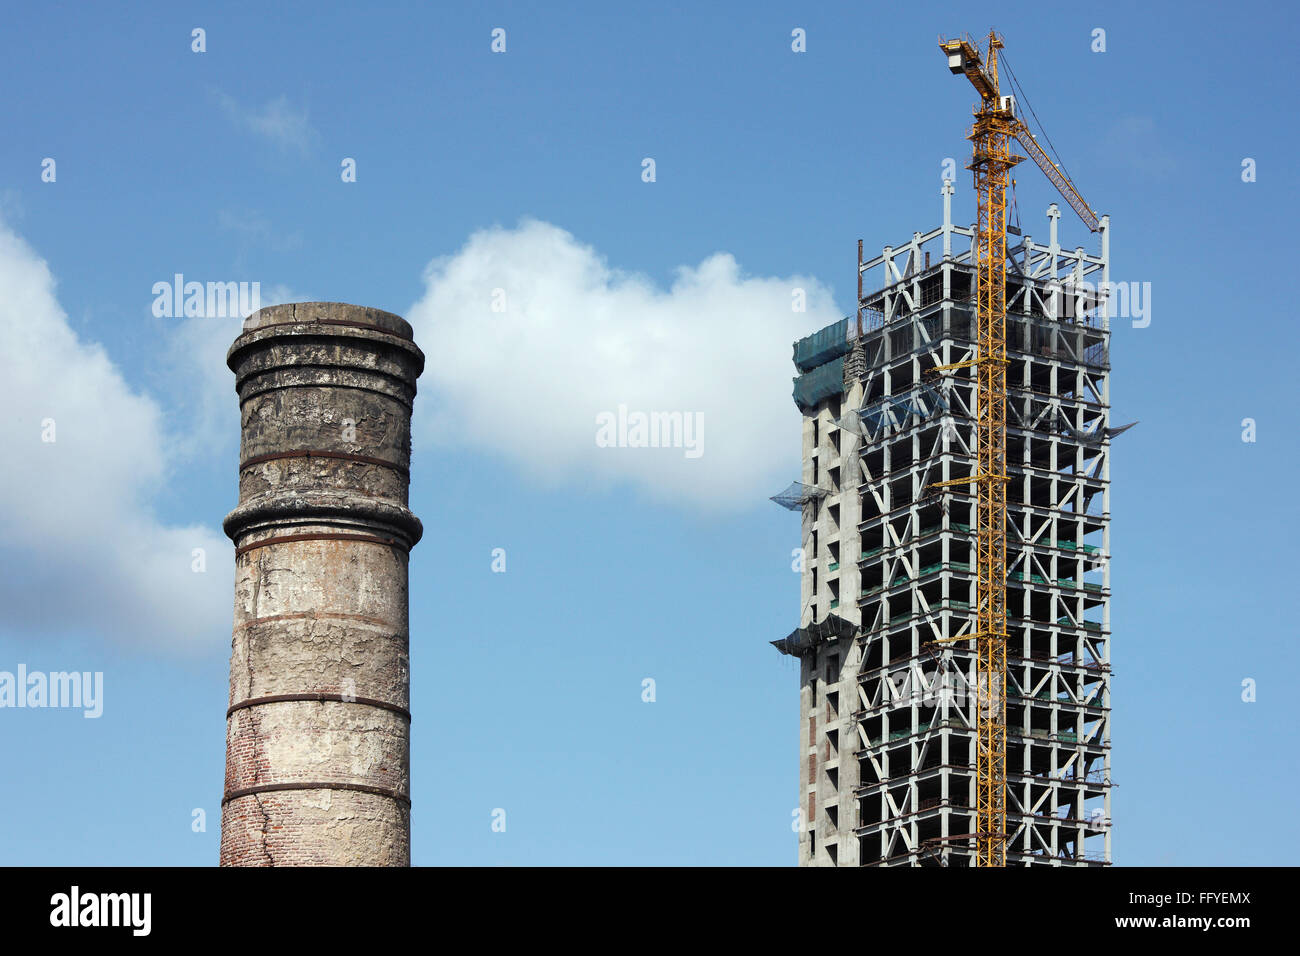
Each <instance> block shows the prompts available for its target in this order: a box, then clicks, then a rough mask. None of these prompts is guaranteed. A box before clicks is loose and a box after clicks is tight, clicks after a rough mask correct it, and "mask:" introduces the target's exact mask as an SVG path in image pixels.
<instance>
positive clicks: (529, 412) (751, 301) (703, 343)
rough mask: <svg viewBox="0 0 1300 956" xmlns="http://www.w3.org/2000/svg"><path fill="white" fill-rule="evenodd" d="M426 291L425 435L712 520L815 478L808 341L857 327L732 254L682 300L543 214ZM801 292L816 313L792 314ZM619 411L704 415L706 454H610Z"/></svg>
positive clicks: (818, 292) (478, 241)
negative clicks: (600, 426) (609, 435)
mask: <svg viewBox="0 0 1300 956" xmlns="http://www.w3.org/2000/svg"><path fill="white" fill-rule="evenodd" d="M425 281H426V291H425V294H424V297H423V298H422V299H421V300H420V301H419V302H418V303H416V304H415V305H414V306H412V308H411V310H410V314H409V318H410V320H411V322H412V324H413V325H414V326H415V331H416V341H417V343H419V345H420V346H421V347H422V348H423V349H424V351H425V353H426V355H427V356H428V363H427V367H426V369H425V372H424V375H423V376H422V378H421V380H420V388H421V390H422V392H423V393H424V396H423V398H422V400H421V401H420V402H419V403H418V404H417V407H416V419H415V428H416V434H417V437H419V436H423V437H428V438H434V439H436V440H439V441H443V442H448V443H463V444H468V445H473V446H478V447H480V448H483V449H487V450H489V451H491V452H494V453H498V454H500V455H503V456H505V457H506V458H509V459H511V460H513V461H515V462H516V463H518V464H519V465H521V466H523V467H524V468H526V469H527V470H528V471H530V472H531V473H533V474H535V475H538V476H542V477H545V478H547V479H549V480H552V481H560V480H564V479H573V480H578V481H581V482H583V484H584V485H586V484H587V483H589V482H593V481H594V482H595V483H598V484H606V485H608V484H620V483H631V484H633V485H636V486H638V487H639V488H641V489H643V490H644V491H645V492H647V493H649V494H650V495H652V496H653V497H655V498H659V499H663V500H669V501H679V502H686V503H689V504H691V505H694V506H700V507H704V508H712V509H737V508H744V507H748V506H751V505H753V504H755V503H757V502H760V501H762V500H763V499H764V498H765V497H766V496H768V495H771V494H774V493H775V492H777V491H779V490H780V488H781V487H782V486H784V485H785V484H786V483H788V482H789V481H790V480H791V479H792V478H796V477H798V468H799V443H798V442H799V438H798V434H799V433H798V422H799V416H798V413H797V411H796V410H795V407H794V404H793V402H792V401H791V398H790V379H791V376H792V374H793V371H794V369H793V366H792V365H791V362H790V344H791V342H793V341H794V340H795V339H796V338H799V337H800V336H803V335H807V334H809V333H810V332H812V331H814V330H816V329H819V328H821V327H823V326H825V325H827V324H829V323H831V322H834V321H836V320H837V319H838V318H840V313H839V312H838V311H837V310H836V308H835V304H834V302H833V301H832V297H831V294H830V291H829V290H828V289H827V288H826V287H825V286H823V285H822V284H821V283H819V282H818V281H817V280H816V279H813V278H809V277H798V276H792V277H789V278H774V277H753V276H746V275H744V274H743V273H742V272H741V270H740V267H739V266H738V265H737V263H736V261H735V259H734V258H733V257H732V256H730V255H729V254H726V253H717V254H714V255H712V256H710V257H709V258H707V259H705V260H704V261H703V262H701V263H700V264H699V265H698V266H683V267H680V268H679V269H678V270H677V272H676V275H675V278H674V280H673V282H672V284H671V287H670V288H668V289H666V290H665V289H662V288H659V287H657V286H656V285H655V283H654V282H652V281H651V280H649V279H648V278H646V277H644V276H641V275H638V274H632V273H627V272H622V271H619V270H616V269H613V268H611V267H610V266H609V265H608V264H607V263H606V262H605V261H604V259H603V258H602V257H601V256H600V255H598V254H597V252H596V251H595V250H594V249H592V248H591V247H590V246H586V245H583V244H581V243H579V242H578V241H577V240H576V239H575V238H574V237H573V236H572V235H570V234H569V233H567V232H565V231H564V230H562V229H560V228H558V227H556V226H553V225H550V224H548V223H544V222H537V221H531V220H525V221H523V222H521V223H520V224H519V226H518V227H516V228H514V229H502V228H494V229H488V230H484V231H481V232H478V233H475V234H474V235H473V236H471V237H470V239H469V240H468V242H467V243H466V244H465V246H464V247H463V248H462V249H461V250H460V251H459V252H458V253H456V254H455V255H453V256H449V257H444V258H441V259H437V260H435V261H434V262H432V263H431V264H430V265H429V267H428V269H427V270H426V272H425ZM796 288H801V289H803V290H805V292H806V296H807V311H806V312H802V313H800V312H795V311H793V309H792V301H793V290H794V289H796ZM495 290H501V292H502V293H504V297H505V299H504V301H505V309H506V310H505V311H504V312H499V311H493V302H494V294H495V295H498V299H497V301H498V302H499V301H500V299H499V295H500V293H496V292H495ZM619 405H625V406H626V407H627V409H628V412H629V413H631V412H636V411H641V412H647V413H649V412H674V411H679V412H686V413H700V414H701V415H702V418H703V426H704V427H703V444H702V451H703V454H702V455H701V456H700V457H698V458H688V457H687V456H686V455H685V453H684V450H683V449H682V448H608V447H598V445H597V442H596V432H597V416H598V415H599V414H600V413H602V412H608V413H615V414H617V411H618V407H619Z"/></svg>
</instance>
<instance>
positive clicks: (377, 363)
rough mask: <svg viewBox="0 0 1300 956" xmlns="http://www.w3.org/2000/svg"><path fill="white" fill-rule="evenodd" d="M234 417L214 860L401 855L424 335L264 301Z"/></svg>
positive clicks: (276, 861) (241, 356) (334, 861)
mask: <svg viewBox="0 0 1300 956" xmlns="http://www.w3.org/2000/svg"><path fill="white" fill-rule="evenodd" d="M226 362H227V364H228V365H229V366H230V368H231V369H232V370H233V371H234V372H235V387H236V390H237V391H238V393H239V406H240V413H241V420H242V428H241V448H240V463H239V506H238V507H237V508H235V510H234V511H232V512H231V513H230V514H229V515H228V516H227V518H226V521H225V531H226V534H227V535H229V536H230V538H231V539H232V540H233V541H234V543H235V618H234V636H233V639H232V641H231V654H230V701H229V703H230V709H229V711H228V712H227V716H226V784H225V796H224V798H223V800H222V814H221V865H222V866H302V865H346V866H409V865H410V861H411V828H410V821H411V799H410V723H411V715H410V710H409V707H410V695H409V683H410V682H409V663H410V658H409V653H408V652H409V631H408V623H407V612H408V590H407V587H408V585H407V559H408V554H409V552H410V550H411V548H412V547H413V546H414V545H415V543H416V542H417V541H419V540H420V535H421V532H422V529H421V525H420V521H419V519H418V518H416V517H415V515H413V514H412V513H411V511H410V510H409V509H408V508H407V486H408V484H409V481H410V470H409V469H410V459H411V439H410V434H411V407H412V402H413V401H414V398H415V381H416V378H417V377H418V376H419V375H420V372H421V371H422V370H423V369H424V353H423V352H421V351H420V349H419V348H417V347H416V345H415V343H414V341H413V340H412V333H411V326H410V325H408V324H407V323H406V322H405V321H404V320H403V319H401V318H399V317H398V316H396V315H392V314H390V313H388V312H381V311H379V310H377V309H368V308H363V307H361V306H355V305H345V304H343V303H339V302H299V303H295V304H290V305H277V306H271V307H269V308H265V309H261V310H259V311H257V312H255V313H253V314H252V315H251V316H249V317H248V319H247V320H246V321H245V322H244V328H243V331H242V333H241V334H240V336H239V337H238V338H237V339H235V342H234V344H233V345H232V346H231V348H230V352H229V354H228V355H227V357H226Z"/></svg>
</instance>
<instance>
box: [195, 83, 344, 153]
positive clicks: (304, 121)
mask: <svg viewBox="0 0 1300 956" xmlns="http://www.w3.org/2000/svg"><path fill="white" fill-rule="evenodd" d="M213 96H214V97H215V98H216V101H217V103H218V104H219V105H220V106H221V109H222V110H223V111H224V112H225V114H226V115H227V116H228V117H229V118H230V119H231V121H232V122H234V123H235V125H236V126H240V127H242V128H243V129H245V130H248V131H249V132H251V133H254V134H255V135H257V136H260V137H261V138H263V139H265V140H267V141H268V142H270V143H272V144H274V145H275V146H276V147H278V148H279V149H281V150H285V151H287V150H295V151H297V152H299V153H302V154H304V155H305V154H307V153H310V152H311V151H312V149H313V148H314V147H315V146H316V144H317V142H319V140H320V134H319V133H318V132H317V131H316V128H315V127H314V126H312V125H311V121H310V120H309V119H308V118H307V110H306V109H298V108H295V107H294V106H293V105H292V104H291V103H290V102H289V98H288V97H287V96H285V95H283V94H281V95H280V96H277V97H276V98H275V99H273V100H269V101H268V102H267V103H265V104H264V105H262V106H260V107H250V106H243V105H241V104H240V103H239V102H238V101H237V100H236V99H235V98H234V97H233V96H231V95H230V94H228V93H223V92H221V91H220V90H217V91H214V92H213Z"/></svg>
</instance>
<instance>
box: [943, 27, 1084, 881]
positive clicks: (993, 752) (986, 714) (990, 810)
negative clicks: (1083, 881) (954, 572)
mask: <svg viewBox="0 0 1300 956" xmlns="http://www.w3.org/2000/svg"><path fill="white" fill-rule="evenodd" d="M1002 47H1003V42H1002V38H1001V37H1000V36H998V35H997V33H995V32H993V31H991V30H990V31H989V37H988V53H987V57H986V58H982V57H981V56H980V51H979V48H978V47H977V46H976V45H975V44H974V43H973V42H972V41H971V40H970V39H968V38H963V39H959V40H945V39H943V38H942V37H940V38H939V48H940V49H941V50H943V52H944V54H945V55H946V56H947V57H948V68H949V69H950V70H951V71H952V72H953V73H961V74H964V75H965V76H966V78H967V79H968V80H970V82H971V85H972V86H974V87H975V90H976V92H978V93H979V95H980V102H979V105H978V106H977V107H976V108H975V110H974V114H975V123H974V126H973V127H972V129H971V133H970V136H969V137H968V138H969V139H970V141H971V142H972V143H973V144H974V156H973V158H972V160H971V164H970V165H969V166H968V167H967V169H970V170H972V171H973V172H974V174H975V197H976V205H977V209H978V215H977V217H976V227H975V248H974V250H973V251H974V256H973V258H974V259H975V266H976V288H977V293H976V302H977V309H978V322H977V325H978V335H977V339H978V345H977V349H976V353H975V354H976V358H975V359H974V360H973V361H970V362H959V363H957V364H955V365H948V366H941V367H940V369H939V371H943V370H949V369H957V368H962V367H967V366H971V365H974V366H976V367H977V374H978V401H977V405H976V408H977V418H978V421H977V431H978V442H977V444H978V448H979V454H978V468H977V470H976V473H975V474H974V475H972V476H971V477H969V478H958V479H954V480H952V481H946V482H940V483H939V485H938V486H944V485H958V484H967V485H969V484H971V483H972V482H974V483H975V484H976V485H977V486H978V493H979V499H978V502H979V503H978V509H977V513H978V522H977V535H976V542H977V543H976V548H977V551H978V561H977V566H978V584H977V592H976V595H977V606H978V617H977V620H976V622H975V630H974V633H972V634H965V635H962V636H961V637H959V638H949V639H948V640H974V641H975V644H976V657H977V660H978V664H977V668H978V669H977V676H976V696H977V703H978V706H979V715H978V720H977V729H976V737H977V740H976V746H975V751H976V798H975V812H976V830H975V841H976V865H978V866H1006V862H1007V832H1006V831H1007V805H1006V768H1007V727H1006V696H1005V691H1004V688H1005V687H1006V675H1007V610H1006V604H1007V425H1006V422H1007V419H1006V406H1007V339H1006V325H1007V174H1008V172H1009V171H1010V170H1011V168H1012V167H1013V166H1015V165H1016V164H1017V163H1019V162H1021V161H1022V160H1023V159H1024V157H1023V156H1016V155H1013V154H1012V152H1011V140H1012V139H1015V140H1016V141H1017V142H1019V143H1020V145H1021V146H1023V147H1024V148H1025V151H1026V152H1027V153H1029V155H1030V157H1031V158H1032V159H1033V160H1034V162H1035V163H1037V164H1038V166H1039V168H1040V169H1042V171H1043V172H1044V173H1045V174H1046V175H1047V178H1048V179H1050V180H1051V181H1052V183H1053V184H1054V185H1055V186H1056V188H1057V190H1058V191H1059V192H1060V193H1061V195H1062V196H1063V197H1064V198H1065V200H1066V202H1068V203H1069V204H1070V205H1071V207H1073V209H1074V211H1075V212H1077V213H1078V214H1079V217H1080V218H1081V219H1082V220H1083V222H1084V225H1086V226H1087V227H1088V228H1089V229H1090V230H1091V231H1093V232H1096V231H1097V225H1098V216H1097V214H1096V213H1095V212H1093V210H1092V208H1091V207H1090V206H1089V205H1088V204H1087V203H1086V202H1084V200H1083V197H1082V196H1080V195H1079V191H1078V190H1077V189H1075V187H1074V184H1073V183H1072V182H1070V179H1069V177H1068V176H1067V175H1066V174H1065V171H1064V169H1063V168H1062V167H1061V166H1060V165H1058V164H1057V163H1055V162H1053V161H1052V159H1051V158H1050V157H1049V156H1048V154H1047V153H1046V152H1045V151H1044V150H1043V148H1042V147H1041V146H1039V145H1038V141H1037V140H1036V139H1035V138H1034V135H1033V134H1032V133H1031V132H1030V131H1029V129H1028V128H1027V127H1026V126H1025V124H1024V123H1023V122H1022V121H1021V120H1020V119H1019V117H1017V116H1016V101H1015V97H1014V96H1004V95H1002V90H1001V82H1000V79H999V77H998V50H1000V49H1001V48H1002ZM1014 79H1015V77H1014V75H1012V80H1013V82H1014Z"/></svg>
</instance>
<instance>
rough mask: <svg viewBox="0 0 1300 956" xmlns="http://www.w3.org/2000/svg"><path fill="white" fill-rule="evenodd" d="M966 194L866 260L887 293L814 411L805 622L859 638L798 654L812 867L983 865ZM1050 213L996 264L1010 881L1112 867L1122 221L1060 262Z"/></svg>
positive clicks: (867, 315)
mask: <svg viewBox="0 0 1300 956" xmlns="http://www.w3.org/2000/svg"><path fill="white" fill-rule="evenodd" d="M952 193H953V189H952V185H951V184H950V183H945V184H944V186H943V190H942V196H943V204H944V221H943V225H942V226H941V227H939V228H938V229H935V230H932V231H931V232H929V233H915V234H914V235H913V240H912V242H911V243H908V244H905V245H903V246H900V247H898V248H897V249H894V248H891V247H885V248H884V250H883V252H882V254H881V255H880V256H877V257H875V258H874V259H872V260H869V261H863V260H862V255H861V253H859V262H860V267H859V274H860V275H861V276H864V277H866V278H867V279H869V278H870V277H871V276H872V275H876V276H878V277H879V279H880V281H879V284H877V285H875V286H874V288H875V289H876V291H875V292H871V293H867V294H865V295H863V296H862V297H861V299H860V302H859V304H860V307H861V315H862V316H863V321H862V323H861V329H862V332H861V334H860V335H859V336H858V338H857V340H856V341H855V342H854V343H853V344H852V352H851V354H850V355H849V356H848V357H846V358H845V364H844V368H845V390H844V393H843V394H842V396H840V397H839V398H831V399H828V400H825V401H822V402H820V403H819V404H818V406H817V407H816V408H813V409H808V410H806V411H805V431H804V461H805V480H806V479H807V478H808V477H810V476H811V474H812V473H813V472H814V471H816V472H817V473H820V474H830V475H831V476H832V485H833V490H832V491H830V492H829V493H828V494H827V495H826V496H825V497H823V498H822V499H821V500H820V502H819V505H818V507H817V508H815V509H813V508H809V509H804V514H803V539H804V542H805V548H806V549H808V550H807V553H808V555H809V560H808V566H807V568H806V570H805V572H804V575H803V593H802V595H801V606H802V607H803V608H804V612H803V615H802V620H803V622H804V623H806V622H808V621H812V620H816V619H817V618H818V617H819V616H824V615H825V614H827V613H830V612H831V611H832V610H834V613H835V614H836V615H839V616H841V617H842V618H843V619H844V620H846V621H849V622H850V623H852V624H853V625H854V627H855V628H856V637H855V638H854V639H853V640H852V641H845V640H843V639H841V640H838V641H836V642H831V643H823V644H820V645H817V646H808V647H798V648H796V647H793V646H789V649H788V650H786V652H787V653H791V652H795V656H798V657H800V659H801V677H802V688H801V735H800V741H801V746H800V754H801V757H800V767H801V772H800V803H799V806H800V808H801V810H803V815H802V818H803V820H804V821H805V826H804V828H803V832H801V834H800V855H799V861H800V863H801V864H804V865H809V864H838V865H851V864H861V865H898V864H907V865H958V866H961V865H973V864H974V863H976V862H977V861H978V859H979V854H980V850H981V847H980V835H979V833H978V832H977V824H976V821H977V817H978V792H979V782H978V779H977V759H976V752H975V748H976V747H978V741H979V734H980V726H979V723H980V721H979V718H980V707H979V696H980V688H979V681H980V678H979V675H980V673H981V672H984V673H988V666H987V664H984V665H981V663H980V661H979V658H978V649H977V648H974V647H971V643H972V642H969V641H967V642H965V643H963V642H956V643H954V642H952V639H953V638H959V637H963V636H964V637H966V638H969V637H970V635H971V634H972V633H973V631H974V629H975V628H974V627H973V626H972V616H973V615H975V614H976V612H977V607H978V594H979V585H978V573H979V569H978V565H979V563H980V562H979V557H978V555H977V550H976V542H977V539H978V523H979V518H978V494H976V493H973V492H976V491H977V489H972V488H971V484H972V481H971V479H972V476H973V475H976V474H978V472H979V470H980V468H981V467H982V465H981V463H980V457H979V431H980V421H979V418H978V414H979V409H980V403H979V401H978V395H979V387H980V382H979V378H978V374H979V370H978V367H977V366H976V364H975V363H974V362H973V361H972V360H973V359H974V358H975V357H976V356H977V355H978V354H979V349H980V346H981V342H980V340H979V338H978V333H979V329H978V323H977V317H976V310H977V305H976V302H977V296H978V286H977V282H976V272H977V269H976V268H975V266H976V262H975V261H974V259H973V256H972V249H971V246H973V245H977V243H976V242H973V241H972V240H974V239H975V236H976V233H977V227H976V226H972V227H969V228H967V227H959V226H955V225H953V224H952V222H951V214H950V210H951V205H950V197H951V196H952ZM1058 219H1059V211H1058V210H1057V208H1056V206H1055V205H1053V206H1052V207H1050V208H1049V210H1048V232H1049V241H1048V243H1047V244H1046V245H1039V244H1036V243H1035V242H1034V240H1033V238H1032V237H1031V236H1028V235H1026V236H1024V237H1023V238H1021V239H1020V240H1019V242H1017V243H1016V244H1015V245H1014V246H1013V247H1012V248H1010V249H1007V250H1006V251H1005V256H1006V261H1007V273H1008V288H1007V293H1006V303H1007V312H1008V313H1009V314H1008V316H1007V320H1006V324H1005V332H1004V337H1003V338H1004V348H1005V357H1006V365H1005V366H1003V368H1004V371H1005V372H1006V373H1007V374H1008V380H1007V387H1006V395H1007V401H1006V405H1005V411H1004V414H1003V422H1004V428H1005V448H1006V449H1007V458H1006V464H1005V466H1004V469H1005V470H1004V474H1005V476H1006V478H1007V480H1006V481H1005V482H1003V483H1002V486H1003V488H1004V491H1005V494H1006V507H1007V509H1008V510H1007V514H1008V520H1007V523H1006V545H1007V550H1006V552H1005V554H1004V558H1003V561H1004V567H1005V569H1006V570H1005V573H1004V575H1003V579H1004V582H1005V591H1004V594H1005V598H1004V600H1003V605H1002V607H1003V614H1004V615H1005V618H1004V619H1005V622H1006V624H1005V630H1006V632H1007V635H1008V637H1007V643H1006V644H1005V645H1004V648H1005V649H1004V653H1005V655H1006V657H1005V668H1006V674H1007V679H1006V683H1005V686H1004V687H1002V688H1000V690H1001V694H1000V695H999V696H1000V697H1001V703H1002V705H1003V708H1004V710H1003V713H1004V714H1005V717H1004V719H1003V720H1002V721H1001V724H1002V727H1003V733H1005V735H1006V738H1005V739H1006V751H1005V752H1006V753H1007V755H1008V763H1007V765H1006V766H1005V767H1004V768H1003V770H1002V776H1003V780H1004V793H1005V802H1004V805H1003V807H1002V813H1003V815H1004V819H1005V820H1006V830H1005V832H1006V840H1005V853H1006V857H1005V858H1006V862H1007V863H1008V865H1022V864H1032V865H1039V864H1048V865H1058V866H1059V865H1079V866H1095V865H1106V864H1107V863H1109V862H1110V860H1111V837H1110V787H1111V782H1110V750H1109V747H1110V730H1109V715H1110V697H1109V672H1110V671H1109V668H1110V641H1109V636H1110V616H1109V614H1110V611H1109V597H1110V578H1109V565H1108V562H1107V559H1108V557H1109V546H1110V540H1109V451H1110V445H1109V442H1110V437H1111V435H1112V434H1113V431H1112V430H1111V429H1110V428H1109V315H1108V311H1107V309H1108V303H1107V300H1106V297H1105V294H1104V290H1105V289H1106V288H1107V287H1108V286H1107V285H1106V283H1107V281H1108V279H1109V266H1108V255H1109V249H1108V237H1107V226H1108V223H1107V222H1106V221H1105V220H1103V221H1102V223H1101V226H1102V228H1101V230H1100V232H1101V254H1100V255H1094V254H1089V253H1085V252H1084V250H1083V249H1082V248H1079V249H1076V250H1074V251H1073V252H1070V251H1065V250H1062V249H1061V248H1060V246H1059V243H1058V241H1057V228H1056V227H1057V221H1058ZM936 251H938V252H940V255H939V256H937V257H935V261H934V264H933V265H932V264H931V254H932V253H934V252H936ZM873 270H877V271H876V272H873ZM1097 274H1100V275H1099V278H1100V280H1101V282H1100V283H1096V281H1095V280H1096V278H1098V275H1097ZM1085 277H1092V280H1093V281H1092V282H1085ZM864 284H867V282H866V280H865V279H864ZM1094 285H1096V286H1099V287H1100V289H1101V290H1102V291H1101V292H1100V293H1098V291H1097V290H1096V289H1095V288H1093V286H1094ZM867 287H868V288H871V287H872V286H871V285H870V284H867ZM1063 304H1066V307H1064V308H1063ZM1067 313H1068V315H1067ZM877 317H878V318H877ZM855 326H856V323H855ZM945 366H961V367H959V368H951V369H950V370H948V371H939V372H935V371H933V370H934V369H936V368H942V367H945ZM931 394H933V395H934V396H937V397H938V398H940V399H941V400H942V401H941V402H934V401H921V402H918V401H915V397H916V396H918V395H925V396H929V395H931ZM885 407H888V408H890V409H893V410H894V413H893V414H891V415H888V416H881V418H880V419H878V420H877V421H876V422H875V423H874V424H873V425H871V427H867V424H865V423H870V422H871V417H870V413H871V411H872V410H873V409H883V408H885ZM814 422H815V423H816V424H814ZM1115 431H1118V430H1115ZM814 438H815V440H814ZM814 459H817V460H818V462H819V464H818V465H817V466H814V465H813V464H812V462H813V460H814ZM953 481H956V482H957V484H953V485H948V486H946V487H942V488H935V487H933V486H934V485H936V484H940V483H943V482H953ZM814 545H815V546H814ZM814 582H815V583H814ZM976 626H979V625H976ZM779 643H781V642H778V644H779ZM783 649H784V648H783Z"/></svg>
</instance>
